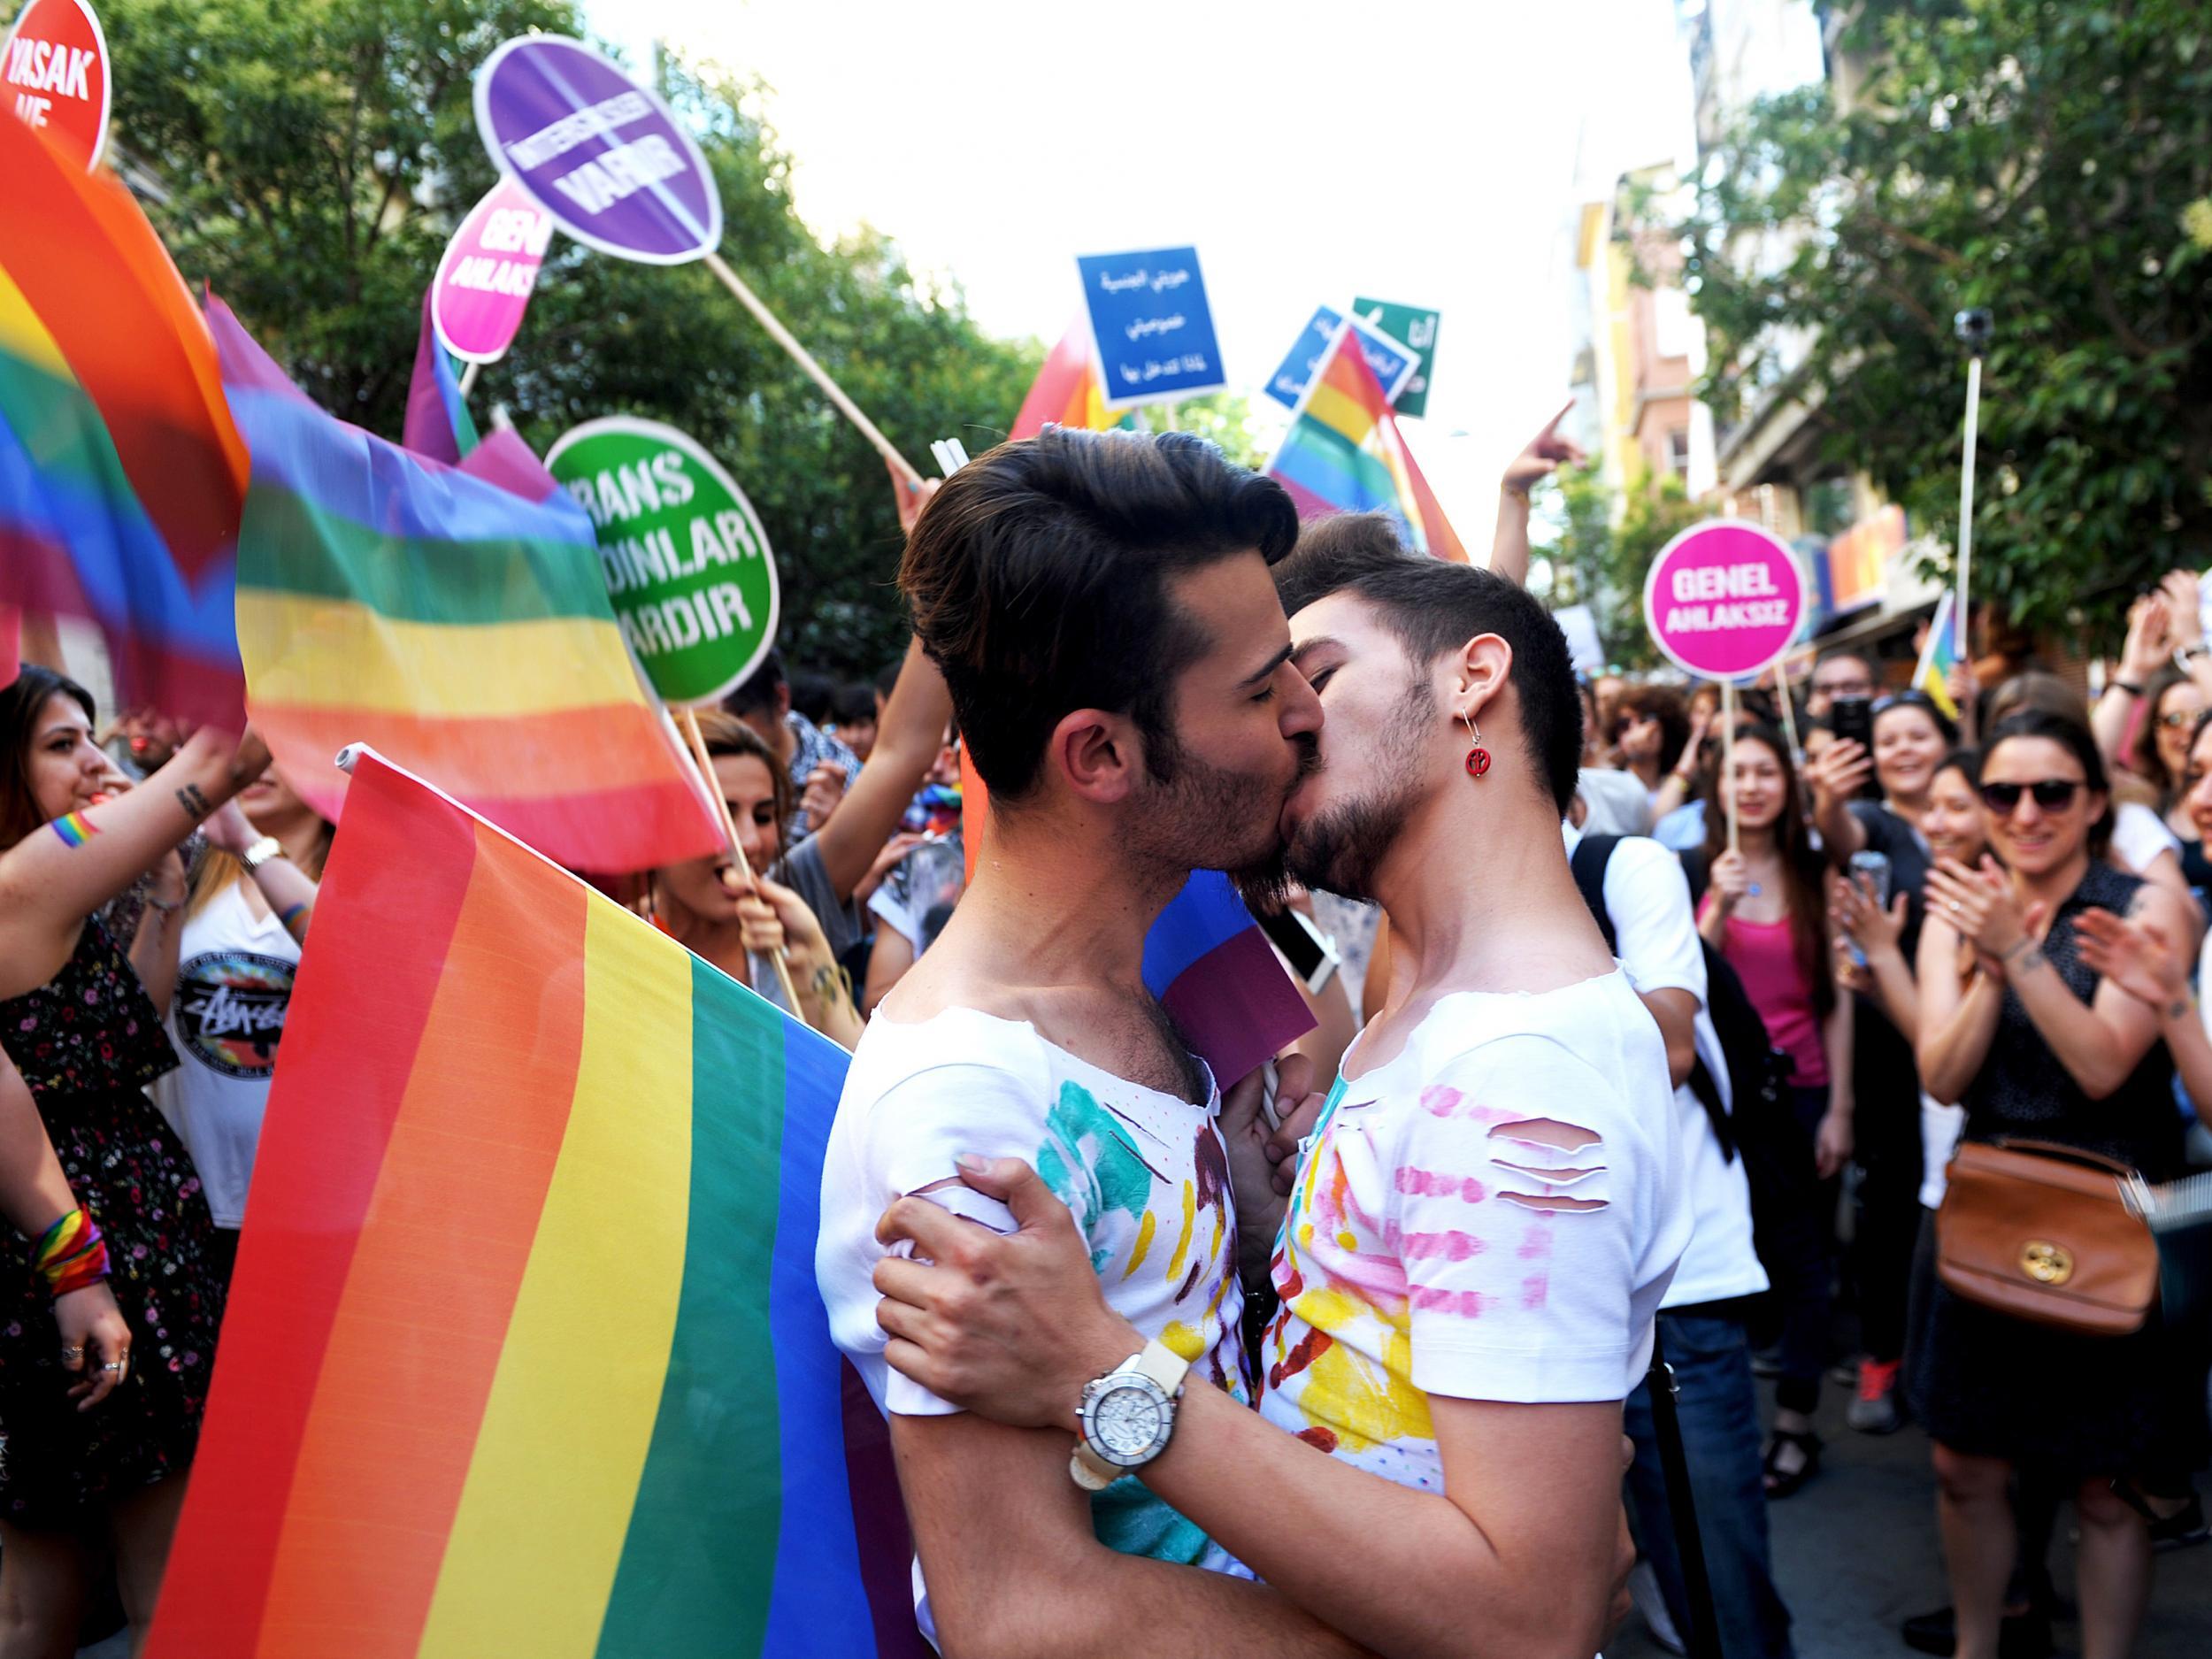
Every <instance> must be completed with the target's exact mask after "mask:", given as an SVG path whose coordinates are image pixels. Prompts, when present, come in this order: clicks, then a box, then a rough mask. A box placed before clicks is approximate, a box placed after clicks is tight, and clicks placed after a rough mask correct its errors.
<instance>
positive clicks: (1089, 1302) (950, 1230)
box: [874, 1158, 1144, 1431]
mask: <svg viewBox="0 0 2212 1659" xmlns="http://www.w3.org/2000/svg"><path fill="white" fill-rule="evenodd" d="M960 1179H961V1180H962V1182H963V1183H964V1184H965V1185H966V1186H968V1187H972V1188H973V1189H974V1190H975V1191H977V1192H979V1193H982V1194H987V1196H989V1197H992V1198H995V1199H997V1200H998V1201H999V1202H1002V1203H1003V1204H1004V1205H1005V1206H1006V1207H1007V1209H1008V1210H1010V1211H1011V1212H1012V1213H1013V1217H1014V1219H1015V1220H1016V1221H1017V1222H1018V1224H1019V1227H1018V1230H1017V1231H1016V1232H1014V1233H1008V1234H1003V1235H1002V1234H999V1233H992V1232H990V1231H989V1230H988V1229H987V1228H984V1227H979V1226H976V1225H973V1224H972V1223H971V1222H968V1221H965V1220H963V1219H962V1218H961V1217H958V1216H956V1215H953V1214H951V1213H950V1212H949V1211H948V1210H944V1209H942V1208H941V1207H940V1206H939V1205H937V1204H934V1203H933V1202H930V1201H929V1200H928V1199H927V1198H926V1197H921V1196H912V1197H906V1198H902V1199H900V1200H899V1201H898V1202H895V1203H894V1204H893V1205H892V1206H891V1207H890V1208H889V1209H888V1210H885V1211H884V1212H883V1218H882V1220H881V1221H880V1222H879V1223H878V1225H877V1227H876V1238H877V1240H878V1241H879V1242H880V1243H882V1244H883V1245H885V1246H886V1247H887V1248H890V1247H895V1246H897V1245H898V1244H900V1243H902V1242H906V1243H910V1244H911V1246H912V1247H913V1257H912V1259H907V1258H904V1257H902V1256H885V1257H884V1258H883V1260H881V1261H880V1262H879V1263H876V1267H875V1275H874V1277H875V1286H876V1289H877V1290H878V1291H879V1292H880V1293H881V1294H882V1296H883V1301H882V1302H879V1304H877V1308H876V1322H877V1324H879V1325H881V1326H882V1327H883V1329H884V1332H885V1333H886V1335H887V1337H888V1338H889V1339H890V1340H888V1341H887V1343H886V1344H885V1346H884V1350H883V1356H884V1358H885V1359H886V1360H887V1362H888V1363H890V1365H891V1366H892V1368H893V1369H894V1370H895V1371H900V1372H902V1374H904V1375H905V1376H907V1377H910V1378H911V1379H913V1380H914V1381H916V1382H918V1383H919V1384H920V1385H921V1386H923V1387H925V1388H926V1389H928V1390H929V1392H930V1393H932V1394H935V1395H937V1396H938V1397H939V1398H941V1399H943V1400H947V1401H949V1402H951V1403H953V1404H954V1405H956V1406H958V1407H959V1408H961V1409H963V1410H964V1411H972V1412H974V1413H976V1414H977V1415H978V1416H980V1417H988V1418H990V1419H991V1420H992V1421H993V1422H995V1423H1004V1424H1009V1425H1013V1426H1015V1427H1018V1428H1062V1429H1068V1430H1070V1431H1072V1430H1073V1429H1074V1427H1075V1422H1076V1410H1077V1407H1078V1405H1079V1402H1080V1401H1081V1398H1082V1394H1083V1386H1084V1385H1085V1384H1086V1383H1087V1382H1089V1381H1090V1380H1091V1379H1093V1378H1094V1377H1098V1376H1101V1375H1103V1374H1104V1373H1105V1372H1107V1371H1111V1370H1112V1369H1113V1368H1114V1367H1115V1366H1117V1365H1118V1364H1120V1363H1122V1361H1124V1360H1125V1359H1127V1358H1128V1357H1129V1356H1131V1355H1132V1354H1134V1353H1136V1352H1137V1351H1138V1350H1139V1349H1140V1348H1143V1347H1144V1339H1143V1337H1141V1335H1139V1334H1138V1333H1137V1330H1136V1327H1135V1326H1133V1325H1131V1324H1130V1323H1129V1322H1128V1321H1127V1320H1126V1319H1125V1318H1123V1317H1121V1316H1120V1315H1119V1314H1118V1313H1116V1312H1115V1311H1114V1310H1113V1309H1112V1308H1110V1307H1109V1306H1108V1305H1107V1302H1106V1297H1105V1294H1104V1293H1103V1292H1102V1291H1101V1290H1100V1288H1099V1284H1098V1277H1097V1275H1096V1273H1095V1272H1094V1271H1093V1270H1092V1267H1091V1256H1090V1250H1089V1248H1088V1246H1087V1244H1086V1243H1085V1242H1084V1239H1083V1235H1082V1233H1080V1232H1079V1231H1078V1229H1077V1227H1076V1225H1075V1217H1073V1216H1072V1215H1071V1214H1070V1213H1069V1211H1068V1208H1067V1206H1066V1205H1065V1204H1064V1203H1062V1202H1060V1201H1059V1199H1058V1198H1056V1197H1055V1196H1054V1195H1053V1193H1052V1190H1051V1189H1050V1188H1049V1187H1047V1186H1046V1185H1045V1184H1044V1181H1043V1180H1042V1179H1041V1178H1040V1177H1039V1175H1038V1174H1037V1171H1035V1170H1034V1169H1033V1168H1031V1167H1030V1165H1028V1164H1025V1163H1024V1162H1023V1161H1022V1160H1021V1159H1019V1158H979V1159H967V1158H963V1159H962V1160H961V1171H960Z"/></svg>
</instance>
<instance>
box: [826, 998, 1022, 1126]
mask: <svg viewBox="0 0 2212 1659" xmlns="http://www.w3.org/2000/svg"><path fill="white" fill-rule="evenodd" d="M1052 1071H1053V1068H1052V1059H1051V1050H1050V1048H1049V1046H1048V1044H1046V1042H1045V1041H1044V1040H1043V1039H1042V1038H1041V1037H1039V1036H1038V1034H1037V1033H1036V1030H1035V1028H1034V1027H1033V1026H1031V1025H1027V1024H1025V1023H1024V1022H1021V1021H1018V1020H1010V1019H1001V1018H997V1017H996V1016H995V1015H990V1014H986V1013H984V1012H982V1011H981V1010H978V1009H972V1008H963V1007H953V1008H946V1009H941V1010H939V1011H937V1012H935V1013H933V1014H931V1015H930V1016H928V1017H927V1018H924V1019H918V1020H915V1021H912V1022H910V1023H909V1022H905V1021H901V1020H894V1019H890V1018H886V1017H885V1016H884V1015H883V1014H881V1013H880V1012H879V1013H878V1015H877V1017H876V1018H874V1019H872V1020H871V1021H870V1022H869V1024H868V1029H867V1030H866V1031H865V1032H864V1033H862V1034H861V1039H860V1046H859V1047H858V1048H855V1049H854V1050H853V1060H852V1065H851V1068H850V1069H849V1071H847V1072H846V1074H845V1089H844V1094H843V1097H842V1100H841V1104H840V1108H839V1116H840V1117H841V1118H843V1117H845V1116H847V1115H848V1114H858V1115H862V1116H864V1115H867V1114H869V1113H872V1111H873V1110H875V1108H876V1107H877V1106H879V1104H880V1103H881V1102H883V1101H885V1100H886V1099H887V1098H891V1097H896V1098H897V1100H898V1101H899V1102H900V1111H901V1113H902V1115H903V1114H905V1113H908V1112H910V1111H917V1110H929V1109H930V1108H931V1107H932V1105H933V1104H939V1103H941V1105H942V1106H944V1107H945V1108H948V1109H952V1110H958V1109H959V1108H961V1107H962V1105H963V1103H964V1102H965V1103H966V1104H968V1105H972V1106H981V1105H985V1104H991V1105H996V1104H997V1103H998V1102H1005V1101H1033V1102H1036V1103H1037V1110H1038V1111H1039V1112H1040V1113H1042V1111H1043V1110H1044V1109H1045V1107H1046V1105H1047V1104H1048V1102H1049V1098H1050V1094H1051V1087H1052Z"/></svg>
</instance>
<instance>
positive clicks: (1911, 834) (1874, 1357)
mask: <svg viewBox="0 0 2212 1659" xmlns="http://www.w3.org/2000/svg"><path fill="white" fill-rule="evenodd" d="M1873 738H1874V746H1873V750H1872V752H1871V753H1869V752H1868V750H1867V749H1866V747H1865V746H1864V745H1863V744H1861V743H1858V742H1855V741H1852V740H1850V739H1838V740H1837V741H1834V742H1832V743H1831V744H1829V745H1828V747H1827V748H1826V749H1824V750H1823V751H1822V752H1821V754H1820V757H1819V758H1818V759H1817V760H1814V761H1810V762H1808V763H1807V765H1806V769H1805V770H1806V777H1807V779H1808V780H1809V781H1810V783H1811V785H1812V789H1813V821H1814V823H1815V825H1816V826H1817V827H1818V828H1819V830H1820V834H1821V841H1822V843H1823V844H1824V846H1825V848H1826V849H1827V851H1828V856H1829V857H1830V858H1831V859H1832V860H1833V861H1834V864H1835V865H1836V867H1837V869H1838V870H1839V871H1846V872H1847V871H1849V870H1850V868H1851V861H1852V859H1853V857H1854V856H1856V855H1858V854H1860V853H1864V852H1873V853H1878V854H1880V855H1881V856H1883V857H1884V858H1886V860H1887V861H1888V865H1889V891H1890V893H1891V894H1892V895H1897V894H1901V895H1904V899H1905V910H1904V917H1903V923H1902V926H1901V929H1900V931H1899V934H1898V948H1899V951H1900V953H1901V956H1902V959H1903V960H1904V961H1906V962H1911V961H1913V960H1914V959H1915V956H1916V952H1917V951H1918V949H1919V945H1920V925H1921V918H1922V915H1923V909H1924V907H1923V905H1922V902H1921V889H1922V886H1923V884H1924V882H1925V881H1926V879H1927V875H1928V869H1929V865H1930V864H1931V863H1932V856H1931V853H1930V849H1929V846H1928V840H1927V836H1926V835H1925V834H1924V833H1923V830H1922V827H1921V820H1922V818H1924V815H1925V814H1926V812H1927V810H1928V800H1929V792H1930V790H1931V788H1932V786H1933V784H1934V781H1935V776H1936V772H1937V771H1938V769H1939V767H1940V766H1941V765H1942V764H1943V761H1944V757H1946V756H1947V755H1948V754H1949V753H1951V751H1952V749H1953V748H1954V746H1955V744H1956V743H1957V741H1958V733H1957V729H1956V728H1955V726H1953V725H1952V724H1951V721H1950V719H1949V718H1947V716H1946V715H1945V714H1944V713H1943V711H1942V710H1940V709H1939V708H1937V707H1936V705H1935V703H1934V702H1933V701H1932V700H1931V699H1930V698H1929V697H1928V696H1927V695H1925V694H1924V693H1922V692H1917V691H1907V692H1900V693H1898V694H1896V695H1892V696H1886V697H1883V698H1880V699H1878V701H1877V702H1876V703H1875V704H1874V711H1873ZM1869 780H1874V781H1875V782H1877V783H1878V784H1879V786H1880V788H1881V797H1882V798H1881V799H1880V801H1878V802H1873V801H1863V800H1859V799H1857V798H1856V797H1857V796H1858V795H1860V793H1861V792H1862V790H1863V788H1864V787H1865V786H1866V784H1867V782H1868V781H1869ZM1858 1001H1859V1009H1858V1018H1857V1020H1856V1021H1855V1028H1854V1030H1855V1035H1854V1039H1853V1056H1852V1075H1853V1077H1854V1078H1855V1079H1856V1081H1857V1094H1858V1099H1859V1101H1860V1102H1861V1110H1860V1111H1859V1114H1858V1117H1857V1119H1856V1124H1855V1127H1856V1129H1857V1135H1856V1138H1855V1160H1856V1162H1857V1164H1858V1165H1859V1173H1860V1180H1859V1185H1858V1188H1857V1193H1856V1210H1855V1216H1854V1225H1853V1228H1852V1242H1851V1250H1850V1255H1849V1257H1848V1259H1847V1262H1846V1263H1845V1266H1846V1271H1847V1275H1848V1278H1849V1280H1850V1283H1851V1286H1852V1292H1853V1294H1854V1296H1855V1299H1856V1301H1857V1303H1858V1310H1859V1339H1860V1344H1861V1347H1862V1348H1863V1350H1864V1351H1863V1353H1862V1354H1861V1356H1860V1358H1859V1382H1858V1393H1857V1395H1856V1397H1855V1399H1854V1400H1853V1401H1852V1402H1851V1408H1850V1410H1849V1413H1848V1421H1849V1422H1850V1425H1851V1426H1852V1427H1853V1428H1855V1429H1857V1430H1859V1431H1860V1432H1863V1433H1869V1434H1886V1433H1889V1432H1892V1431H1893V1430H1894V1429H1896V1428H1897V1427H1898V1425H1900V1424H1901V1422H1902V1421H1903V1416H1902V1413H1901V1411H1900V1409H1899V1406H1898V1396H1897V1374H1898V1367H1899V1366H1900V1364H1901V1363H1902V1362H1903V1360H1904V1356H1905V1331H1906V1314H1907V1306H1908V1303H1909V1300H1910V1292H1911V1285H1912V1253H1913V1245H1914V1242H1915V1240H1916V1239H1917V1238H1918V1236H1919V1232H1920V1184H1921V1179H1922V1176H1923V1174H1924V1155H1923V1150H1922V1148H1921V1144H1920V1114H1919V1112H1918V1110H1917V1102H1918V1101H1919V1099H1920V1077H1919V1072H1918V1070H1917V1068H1916V1066H1915V1065H1914V1064H1913V1040H1912V1037H1911V1035H1910V1034H1909V1032H1908V1031H1906V1030H1903V1029H1901V1028H1900V1025H1899V1023H1898V1022H1897V1021H1896V1020H1895V1019H1893V1018H1891V1017H1890V1016H1889V1014H1888V1013H1887V1012H1886V1010H1885V1009H1884V1008H1883V1006H1882V1004H1881V1003H1880V1002H1879V1001H1878V1000H1872V999H1869V998H1866V997H1863V996H1862V997H1861V998H1859V999H1858Z"/></svg>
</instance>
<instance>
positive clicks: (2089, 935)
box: [2074, 909, 2189, 1010]
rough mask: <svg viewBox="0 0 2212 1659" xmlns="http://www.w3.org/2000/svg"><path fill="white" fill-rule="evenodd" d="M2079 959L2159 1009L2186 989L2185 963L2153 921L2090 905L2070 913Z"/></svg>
mask: <svg viewBox="0 0 2212 1659" xmlns="http://www.w3.org/2000/svg"><path fill="white" fill-rule="evenodd" d="M2074 941H2075V946H2076V948H2077V949H2078V950H2079V951H2080V952H2081V959H2082V960H2083V961H2084V962H2085V963H2087V964H2089V966H2090V967H2091V968H2092V969H2093V970H2094V971H2095V972H2097V973H2099V974H2101V975H2102V976H2103V977H2104V978H2105V979H2109V980H2111V981H2112V982H2113V984H2115V985H2116V986H2118V987H2120V988H2121V989H2122V990H2123V991H2125V992H2126V993H2127V994H2128V995H2130V996H2131V997H2133V998H2135V1000H2136V1001H2137V1002H2144V1003H2147V1004H2148V1005H2149V1006H2151V1007H2152V1008H2154V1009H2160V1010H2164V1009H2166V1008H2168V1007H2170V1005H2171V1004H2172V1003H2174V1002H2177V1001H2179V1000H2181V999H2183V998H2185V997H2186V996H2187V995H2189V964H2188V962H2187V960H2186V959H2185V957H2184V956H2182V954H2181V952H2179V951H2178V950H2176V949H2174V944H2173V941H2172V940H2170V939H2169V938H2167V937H2166V930H2165V929H2164V928H2162V927H2161V926H2159V925H2158V924H2157V923H2156V922H2151V921H2141V922H2139V921H2136V920H2134V919H2133V918H2129V917H2123V916H2115V915H2114V914H2113V913H2112V912H2111V911H2109V910H2096V909H2090V910H2084V911H2083V912H2082V913H2081V914H2080V915H2079V916H2078V917H2076V918H2074Z"/></svg>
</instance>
